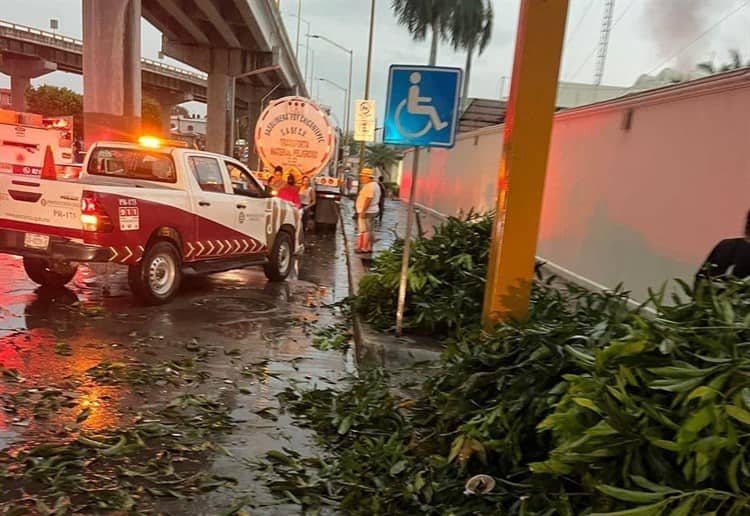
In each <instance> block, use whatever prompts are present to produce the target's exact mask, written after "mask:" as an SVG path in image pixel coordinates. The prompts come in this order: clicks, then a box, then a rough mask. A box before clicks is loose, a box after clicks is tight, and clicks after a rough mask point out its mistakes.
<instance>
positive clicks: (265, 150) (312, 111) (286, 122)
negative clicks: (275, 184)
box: [255, 97, 334, 180]
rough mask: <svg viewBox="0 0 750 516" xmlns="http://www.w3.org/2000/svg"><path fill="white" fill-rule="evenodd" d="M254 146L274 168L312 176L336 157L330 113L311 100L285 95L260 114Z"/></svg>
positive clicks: (261, 156) (270, 166) (269, 166)
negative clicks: (278, 167) (334, 154)
mask: <svg viewBox="0 0 750 516" xmlns="http://www.w3.org/2000/svg"><path fill="white" fill-rule="evenodd" d="M255 147H256V149H257V150H258V154H259V155H260V158H261V159H262V160H263V163H264V164H265V166H266V167H267V168H268V170H273V169H274V168H275V167H276V166H281V167H282V168H283V169H284V173H285V174H287V173H292V174H294V175H295V176H296V177H297V179H298V180H299V176H300V175H303V176H308V177H312V176H314V175H316V174H318V173H320V171H321V170H323V167H325V166H326V165H327V164H328V162H329V161H330V159H331V157H332V156H333V152H334V137H333V129H332V128H331V124H330V122H329V121H328V116H327V115H326V114H325V113H324V112H323V111H322V110H321V109H320V108H319V107H318V106H317V105H315V104H314V103H313V102H312V101H311V100H310V99H306V98H303V97H284V98H282V99H278V100H276V101H274V102H272V103H271V104H269V106H268V107H267V108H266V109H265V110H264V111H263V113H261V115H260V119H259V120H258V124H257V125H256V126H255Z"/></svg>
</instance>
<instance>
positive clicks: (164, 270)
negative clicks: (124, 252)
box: [128, 241, 182, 305]
mask: <svg viewBox="0 0 750 516" xmlns="http://www.w3.org/2000/svg"><path fill="white" fill-rule="evenodd" d="M181 281H182V269H181V265H180V258H179V253H178V252H177V249H176V248H175V246H174V245H172V244H171V243H169V242H164V241H160V242H156V243H154V244H152V245H151V246H149V248H148V249H146V253H145V254H144V255H143V259H142V260H141V261H140V262H139V263H137V264H135V265H131V266H130V269H129V270H128V283H130V289H131V290H132V292H133V294H135V295H136V296H137V297H139V298H141V299H142V300H143V301H145V302H146V303H148V304H151V305H160V304H163V303H166V302H167V301H169V300H170V299H172V298H173V297H174V295H175V294H176V293H177V290H178V289H179V288H180V282H181Z"/></svg>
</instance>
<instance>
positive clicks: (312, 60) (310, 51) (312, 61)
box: [300, 45, 315, 88]
mask: <svg viewBox="0 0 750 516" xmlns="http://www.w3.org/2000/svg"><path fill="white" fill-rule="evenodd" d="M300 47H302V48H306V49H307V53H308V54H309V56H310V74H309V76H308V74H307V68H308V67H307V59H306V60H305V83H307V84H309V85H310V87H311V88H312V86H313V84H312V82H313V77H315V50H313V49H312V48H310V46H309V45H300ZM308 77H309V80H308Z"/></svg>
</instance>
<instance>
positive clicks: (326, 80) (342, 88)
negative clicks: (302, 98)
mask: <svg viewBox="0 0 750 516" xmlns="http://www.w3.org/2000/svg"><path fill="white" fill-rule="evenodd" d="M315 80H317V81H318V82H327V83H328V84H330V85H331V86H333V87H334V88H337V89H339V90H341V91H343V92H344V102H346V101H347V99H348V96H347V90H346V88H344V87H343V86H341V85H340V84H337V83H335V82H333V81H331V80H329V79H326V78H325V77H316V78H315ZM318 93H320V90H318ZM344 119H346V106H344Z"/></svg>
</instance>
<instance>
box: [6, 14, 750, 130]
mask: <svg viewBox="0 0 750 516" xmlns="http://www.w3.org/2000/svg"><path fill="white" fill-rule="evenodd" d="M300 1H301V2H302V18H303V19H304V20H305V21H306V22H308V23H309V24H310V32H311V33H314V34H322V35H325V36H327V37H328V38H330V39H332V40H334V41H336V42H337V43H339V44H340V45H342V46H344V47H347V48H351V49H353V51H354V74H353V76H354V77H353V87H352V89H353V94H352V98H353V99H358V98H363V94H364V80H365V68H366V58H367V40H368V27H369V25H368V24H369V11H370V2H369V1H368V0H281V11H282V15H283V18H284V20H285V23H286V25H287V32H288V34H289V39H290V40H291V41H292V44H293V45H295V42H296V39H297V20H296V18H295V17H294V15H296V13H297V9H298V5H299V4H298V2H300ZM491 1H492V5H493V8H494V13H495V17H494V20H495V23H494V28H493V35H492V40H491V42H490V44H489V46H488V47H487V49H486V50H485V52H484V53H483V54H482V55H481V56H479V57H477V58H475V60H474V65H473V71H472V76H471V82H470V91H469V94H470V96H473V97H485V98H498V97H499V96H500V89H501V87H502V86H503V85H505V91H504V93H505V94H506V95H507V93H508V88H509V84H510V83H509V79H507V78H508V76H509V75H510V71H511V68H512V62H513V50H514V44H515V37H516V25H517V23H518V11H519V5H520V0H491ZM376 2H377V3H376V14H375V34H374V45H373V61H372V81H371V98H374V99H375V101H376V106H377V111H378V112H379V113H382V111H383V108H384V105H385V100H386V98H385V97H386V88H387V79H388V77H387V75H388V67H389V66H390V65H391V64H425V63H426V62H427V60H428V57H429V39H428V40H427V41H423V42H415V41H413V40H412V39H411V37H410V35H409V33H408V32H407V30H406V29H405V28H404V27H401V26H399V25H398V23H397V20H396V18H395V16H394V14H393V12H392V10H391V1H390V0H376ZM605 3H606V0H570V8H569V11H568V21H567V31H566V37H565V46H564V50H563V60H562V68H561V73H560V79H561V80H565V81H574V82H591V81H592V80H593V76H594V67H595V62H596V48H597V43H598V41H599V34H600V27H601V21H602V14H603V12H604V5H605ZM50 18H57V19H59V20H60V28H59V31H58V32H59V33H60V34H64V35H67V36H73V37H78V38H80V37H81V0H0V20H3V21H10V22H13V23H19V24H23V25H29V26H33V27H37V28H40V29H46V28H48V27H49V19H50ZM749 24H750V0H616V1H615V9H614V16H613V27H612V32H611V38H610V42H609V51H608V56H607V61H606V68H605V73H604V80H603V84H611V85H620V86H629V85H631V84H633V82H635V80H636V79H637V78H638V77H639V76H640V75H641V74H644V73H655V72H657V71H659V70H660V69H662V68H664V67H665V66H675V67H682V68H689V67H690V66H692V64H693V63H698V62H702V61H707V60H711V59H714V61H715V62H717V63H720V62H724V61H728V60H729V55H728V51H729V49H737V50H739V51H740V52H741V54H742V55H743V56H744V59H745V60H750V39H748V38H747V37H746V34H747V30H746V27H747V26H748V25H749ZM306 32H307V24H306V23H302V24H301V34H300V44H301V45H304V44H305V43H306V38H305V34H306ZM141 39H142V53H143V56H144V57H148V58H151V59H158V53H159V50H160V47H161V35H160V33H159V32H158V31H157V30H156V29H155V28H154V27H152V26H151V25H149V24H148V23H147V22H146V21H143V24H142V31H141ZM310 42H311V45H310V48H311V50H312V51H313V54H314V66H313V68H314V75H315V77H323V78H325V79H327V80H329V81H333V82H336V83H337V84H339V85H341V86H346V83H347V76H348V56H347V54H345V53H344V52H342V51H341V50H338V49H336V48H334V47H332V46H330V45H328V44H327V43H325V42H324V41H321V40H315V39H311V40H310ZM305 55H306V51H305V49H304V48H302V49H301V51H300V68H301V69H303V70H304V67H305ZM164 62H166V63H169V64H173V65H176V66H183V67H185V68H187V67H186V66H185V65H183V64H182V63H179V62H177V61H173V60H171V59H168V58H166V59H164ZM311 62H312V60H311ZM437 64H438V65H444V66H458V67H462V68H463V67H464V64H465V54H463V53H461V52H458V53H456V52H454V51H453V49H452V47H451V46H450V45H449V44H447V43H442V44H441V46H440V48H439V51H438V63H437ZM308 66H310V63H308ZM504 78H505V79H504ZM42 83H47V84H55V85H59V86H67V87H69V88H72V89H74V90H76V91H81V89H82V81H81V78H80V77H78V76H75V75H71V74H66V73H62V72H55V73H53V74H49V75H47V76H45V77H42V78H39V79H36V80H35V81H34V84H42ZM8 84H9V78H7V77H6V76H4V75H2V74H0V87H8ZM310 90H311V91H312V93H313V96H315V97H318V96H319V99H320V101H321V103H324V104H327V105H330V106H331V107H332V109H333V112H334V115H335V116H336V118H338V119H339V120H340V121H341V122H343V118H344V117H343V112H344V104H345V102H344V93H343V92H341V91H339V90H338V89H336V88H335V87H333V86H330V85H329V84H327V83H325V82H321V81H313V84H312V85H311V87H310ZM186 107H188V109H190V110H191V111H194V112H199V113H204V112H205V107H204V106H202V105H200V104H197V103H190V104H188V105H187V106H186Z"/></svg>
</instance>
